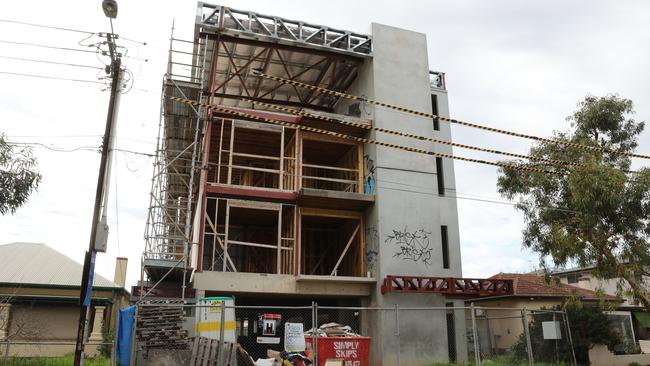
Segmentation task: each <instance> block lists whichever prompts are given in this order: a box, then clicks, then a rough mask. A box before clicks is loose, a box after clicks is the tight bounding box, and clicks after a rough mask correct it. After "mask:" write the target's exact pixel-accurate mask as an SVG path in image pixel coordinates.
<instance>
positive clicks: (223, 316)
mask: <svg viewBox="0 0 650 366" xmlns="http://www.w3.org/2000/svg"><path fill="white" fill-rule="evenodd" d="M224 260H225V257H224ZM225 328H226V300H221V321H220V325H219V350H218V351H217V352H218V354H219V358H218V359H217V365H218V366H221V365H222V364H223V362H222V360H225V359H226V357H222V351H223V348H224V347H223V337H224V336H225Z"/></svg>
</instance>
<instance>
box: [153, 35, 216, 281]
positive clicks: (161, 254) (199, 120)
mask: <svg viewBox="0 0 650 366" xmlns="http://www.w3.org/2000/svg"><path fill="white" fill-rule="evenodd" d="M210 45H211V43H210V42H208V41H207V40H206V41H205V42H187V41H182V40H178V39H174V36H173V28H172V37H171V39H170V49H169V56H168V57H169V58H168V66H167V73H166V75H165V78H164V81H163V89H162V97H161V110H160V123H159V131H158V143H157V150H156V158H155V163H154V173H153V177H152V185H151V194H150V205H149V214H148V218H147V224H146V229H145V241H146V244H145V250H144V254H143V266H145V268H144V269H145V271H146V272H147V273H148V274H149V277H150V278H151V277H152V273H151V271H147V269H148V268H147V263H148V261H154V262H155V263H156V265H157V266H160V265H163V267H164V263H168V266H167V267H169V269H174V268H177V269H178V270H182V271H183V276H184V277H185V272H186V269H187V265H186V259H187V258H188V257H189V255H188V251H189V247H190V244H191V240H192V238H191V230H190V228H191V220H192V210H193V208H194V207H195V204H196V199H195V192H196V191H197V181H198V179H197V177H198V173H199V172H200V166H201V164H200V160H201V159H200V155H201V148H200V147H201V141H200V137H201V133H200V131H201V128H202V125H203V115H202V111H201V110H200V109H197V108H195V107H193V106H188V105H183V104H181V103H178V102H175V101H173V100H171V99H170V97H182V98H188V99H191V100H196V101H201V100H202V96H201V88H202V83H203V80H205V78H206V77H207V75H209V73H208V72H206V71H205V70H206V66H205V62H204V61H205V60H206V57H205V54H206V53H207V52H208V48H209V46H210ZM180 260H182V262H183V263H182V265H181V266H179V265H178V264H177V262H178V261H180ZM161 273H162V272H161ZM159 274H160V273H159ZM153 277H156V275H154V276H153ZM152 279H153V280H158V278H152ZM143 280H144V279H143ZM183 282H185V281H183Z"/></svg>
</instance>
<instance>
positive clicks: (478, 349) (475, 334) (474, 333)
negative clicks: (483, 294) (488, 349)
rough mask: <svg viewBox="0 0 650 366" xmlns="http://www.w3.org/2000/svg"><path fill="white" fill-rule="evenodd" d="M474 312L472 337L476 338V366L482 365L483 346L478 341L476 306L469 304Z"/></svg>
mask: <svg viewBox="0 0 650 366" xmlns="http://www.w3.org/2000/svg"><path fill="white" fill-rule="evenodd" d="M469 307H470V309H471V313H472V339H473V340H474V362H475V363H476V366H481V347H480V345H479V343H478V331H477V329H476V308H474V303H473V302H472V303H470V305H469Z"/></svg>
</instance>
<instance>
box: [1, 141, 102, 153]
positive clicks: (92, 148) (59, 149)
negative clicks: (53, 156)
mask: <svg viewBox="0 0 650 366" xmlns="http://www.w3.org/2000/svg"><path fill="white" fill-rule="evenodd" d="M7 144H9V145H15V146H30V147H42V148H45V149H48V150H51V151H56V152H75V151H82V150H83V151H94V152H96V151H97V149H98V147H97V146H79V147H75V148H69V149H68V148H64V147H57V146H48V145H46V144H42V143H40V142H14V141H7Z"/></svg>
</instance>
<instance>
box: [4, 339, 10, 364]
mask: <svg viewBox="0 0 650 366" xmlns="http://www.w3.org/2000/svg"><path fill="white" fill-rule="evenodd" d="M3 358H4V361H3V362H2V364H3V365H4V366H7V365H8V363H9V341H7V347H6V348H5V356H4V357H3Z"/></svg>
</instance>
